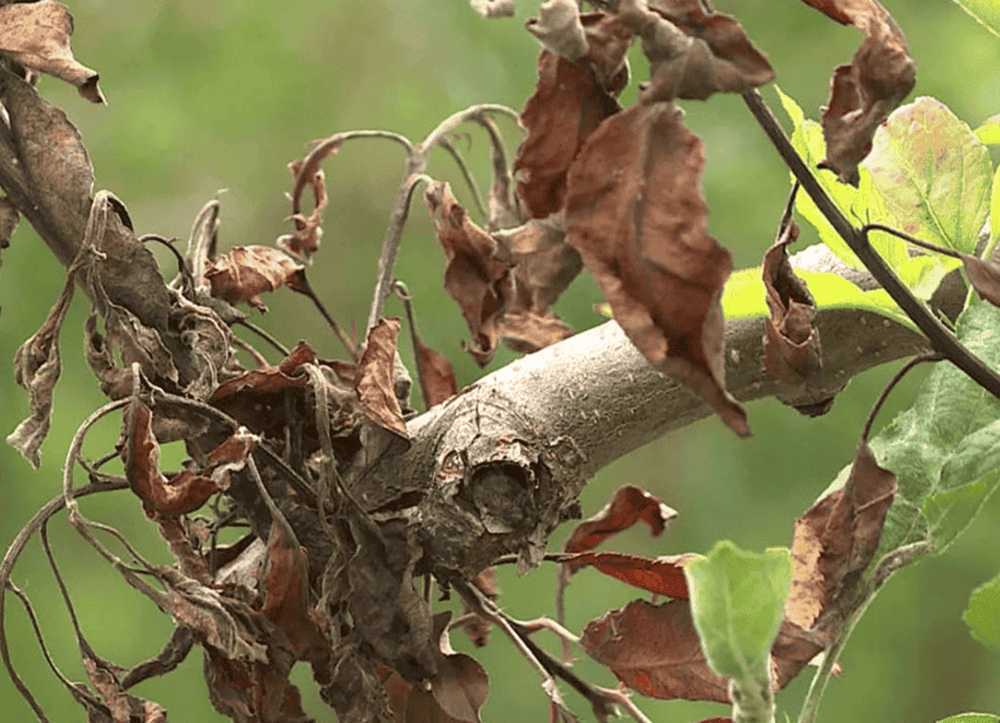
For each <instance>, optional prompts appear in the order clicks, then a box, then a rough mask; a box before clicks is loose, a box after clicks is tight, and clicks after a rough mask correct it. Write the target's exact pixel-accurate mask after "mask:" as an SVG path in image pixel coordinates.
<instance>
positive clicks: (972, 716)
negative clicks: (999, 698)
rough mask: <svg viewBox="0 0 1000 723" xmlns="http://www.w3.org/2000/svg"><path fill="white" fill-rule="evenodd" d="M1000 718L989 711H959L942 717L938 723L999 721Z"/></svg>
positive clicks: (987, 722)
mask: <svg viewBox="0 0 1000 723" xmlns="http://www.w3.org/2000/svg"><path fill="white" fill-rule="evenodd" d="M997 721H1000V718H997V717H996V716H995V715H990V714H989V713H959V714H958V715H950V716H948V717H947V718H942V719H941V720H939V721H938V722H937V723H997Z"/></svg>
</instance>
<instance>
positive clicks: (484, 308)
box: [424, 183, 514, 365]
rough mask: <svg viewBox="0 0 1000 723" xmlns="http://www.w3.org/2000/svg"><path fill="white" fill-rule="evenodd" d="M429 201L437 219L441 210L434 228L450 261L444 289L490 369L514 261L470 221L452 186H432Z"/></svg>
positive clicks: (476, 354)
mask: <svg viewBox="0 0 1000 723" xmlns="http://www.w3.org/2000/svg"><path fill="white" fill-rule="evenodd" d="M424 198H425V199H426V201H427V205H428V208H429V209H430V212H431V215H432V216H435V215H436V214H437V213H438V212H440V220H438V218H436V217H435V219H434V228H435V229H436V231H437V237H438V241H440V242H441V246H442V247H443V248H444V251H445V254H446V256H447V257H448V265H447V267H446V268H445V272H444V287H445V290H446V291H447V292H448V293H449V294H450V295H451V297H452V298H453V299H454V300H455V301H456V302H458V306H459V308H460V309H461V310H462V315H463V316H464V317H465V322H466V324H467V325H468V327H469V331H470V332H471V333H472V339H473V343H472V345H470V346H467V347H466V350H467V351H468V352H469V353H470V354H472V356H473V357H474V358H475V359H476V361H477V362H479V364H480V365H485V364H487V363H488V362H489V361H490V359H492V358H493V354H494V353H495V352H496V346H497V339H498V337H499V336H500V320H501V318H502V317H503V315H504V313H506V311H507V309H508V307H509V306H510V304H511V302H512V300H513V277H512V276H511V273H510V271H511V268H512V267H513V265H514V264H513V261H512V260H510V259H509V258H503V257H501V255H500V254H503V249H502V248H501V247H500V246H499V245H498V244H497V242H496V240H495V239H494V238H493V237H492V236H490V235H489V234H488V233H486V232H485V231H483V230H482V229H481V228H479V227H478V226H476V225H475V224H474V223H473V222H472V220H471V219H469V217H468V215H467V214H466V212H465V209H464V208H462V207H461V206H459V205H458V202H457V201H456V200H455V197H454V196H453V195H452V193H451V188H450V187H449V186H448V184H446V183H435V184H433V185H431V186H430V187H429V188H428V189H427V192H426V193H425V194H424Z"/></svg>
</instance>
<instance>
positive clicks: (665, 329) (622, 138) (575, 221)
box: [566, 103, 750, 436]
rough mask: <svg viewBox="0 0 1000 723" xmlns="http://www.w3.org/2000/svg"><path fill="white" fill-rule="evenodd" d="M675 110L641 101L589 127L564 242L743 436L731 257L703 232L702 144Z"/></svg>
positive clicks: (635, 326) (632, 332) (640, 334)
mask: <svg viewBox="0 0 1000 723" xmlns="http://www.w3.org/2000/svg"><path fill="white" fill-rule="evenodd" d="M679 113H680V111H679V110H678V109H677V108H676V107H675V106H673V105H672V104H669V103H656V104H652V105H644V106H637V107H635V108H630V109H629V110H627V111H623V112H622V113H619V114H618V115H616V116H615V117H613V118H610V119H608V120H607V121H605V123H604V124H602V125H601V127H600V128H599V129H598V130H597V131H596V132H595V133H594V134H593V135H591V137H590V138H589V139H588V140H587V143H586V145H585V146H584V148H583V150H582V151H581V153H580V155H579V156H578V157H577V160H576V161H575V162H574V163H573V167H572V168H571V169H570V173H569V198H568V202H567V214H566V218H567V223H568V227H569V234H568V236H567V242H568V243H570V244H571V245H573V246H575V247H576V248H577V249H578V250H579V251H580V253H581V255H582V256H583V259H584V262H585V263H586V264H587V267H588V268H589V269H590V270H591V272H592V273H593V274H594V276H595V277H596V278H597V281H598V283H599V284H600V285H601V289H602V290H603V291H604V296H605V298H606V299H607V300H608V302H609V303H610V304H611V309H612V311H613V312H614V316H615V320H616V321H617V322H618V324H619V325H620V326H621V327H622V329H623V330H624V331H625V333H626V334H627V335H628V337H629V339H630V340H631V341H632V343H633V344H635V345H636V347H638V349H639V351H641V352H642V354H643V356H645V357H646V359H647V360H648V361H649V362H650V364H652V365H653V366H654V367H655V368H656V369H658V370H660V371H662V372H665V373H667V374H674V375H676V376H678V377H679V378H680V379H681V380H682V381H683V382H684V383H685V384H687V385H688V386H689V387H690V388H691V389H693V390H694V391H695V392H696V393H697V394H698V395H699V396H701V397H702V399H704V400H705V401H706V402H708V403H709V404H710V405H711V406H712V407H713V408H714V409H715V410H716V412H718V414H719V415H720V416H721V417H722V419H723V421H725V422H726V424H728V425H729V426H730V428H732V429H733V430H734V431H735V432H736V433H737V434H739V435H741V436H746V435H748V434H750V428H749V427H748V426H747V422H746V413H745V412H744V411H743V408H742V407H741V406H740V405H739V404H738V403H737V402H736V400H735V399H733V398H732V396H730V395H729V393H728V392H727V391H726V390H725V369H724V357H723V352H724V344H725V341H724V337H723V324H724V320H723V317H722V306H721V303H720V299H721V297H722V290H723V286H724V285H725V282H726V278H727V277H728V276H729V272H730V271H731V269H732V258H731V256H730V254H729V252H728V251H727V250H726V249H724V248H723V247H722V246H720V245H719V244H718V243H716V241H715V240H714V239H713V238H712V237H711V236H709V235H708V233H707V229H706V217H707V215H708V209H707V207H706V206H705V202H704V200H702V197H701V192H700V189H699V185H700V178H701V170H702V167H703V166H704V147H703V146H702V143H701V141H700V140H698V138H697V137H696V136H694V135H693V134H691V133H690V132H688V131H687V130H686V129H685V128H684V127H683V125H682V124H681V122H680V118H679V117H678V116H679Z"/></svg>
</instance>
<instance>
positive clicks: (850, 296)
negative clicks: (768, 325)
mask: <svg viewBox="0 0 1000 723" xmlns="http://www.w3.org/2000/svg"><path fill="white" fill-rule="evenodd" d="M795 273H796V274H797V275H798V277H799V278H800V279H802V280H803V281H805V282H806V284H807V285H808V286H809V291H810V292H811V293H812V295H813V298H814V299H815V301H816V308H817V309H865V310H867V311H871V312H874V313H876V314H881V315H882V316H885V317H887V318H889V319H892V320H893V321H895V322H898V323H900V324H903V325H904V326H906V327H908V328H910V329H913V330H914V331H917V327H916V326H914V324H913V322H912V321H910V317H908V316H907V315H906V314H904V313H903V311H902V309H900V308H899V307H898V306H896V302H894V301H893V300H892V298H891V297H890V296H889V295H888V294H887V293H886V292H885V291H884V290H883V289H875V290H874V291H862V290H861V289H859V288H858V287H857V286H855V285H854V284H852V283H851V282H850V281H848V280H847V279H845V278H843V277H841V276H838V275H837V274H834V273H828V272H819V271H803V270H802V269H796V270H795ZM764 298H765V290H764V282H763V280H762V279H761V269H760V268H759V267H758V268H755V269H742V270H741V271H737V272H736V273H734V274H732V275H731V276H730V277H729V279H728V280H727V281H726V286H725V288H724V289H723V291H722V310H723V312H724V313H725V316H726V318H727V319H739V318H758V317H766V316H769V315H770V311H769V310H768V308H767V302H766V301H765V300H764Z"/></svg>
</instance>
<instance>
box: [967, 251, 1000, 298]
mask: <svg viewBox="0 0 1000 723" xmlns="http://www.w3.org/2000/svg"><path fill="white" fill-rule="evenodd" d="M959 257H960V258H961V259H962V265H963V266H964V267H965V273H966V275H967V276H968V277H969V283H971V284H972V288H974V289H975V290H976V292H977V293H978V294H979V295H980V296H981V297H983V298H984V299H986V300H987V301H988V302H990V303H991V304H993V306H1000V269H998V268H997V267H996V266H994V265H993V264H991V263H990V262H989V261H983V260H982V259H980V258H977V257H975V256H970V255H969V254H959Z"/></svg>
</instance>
